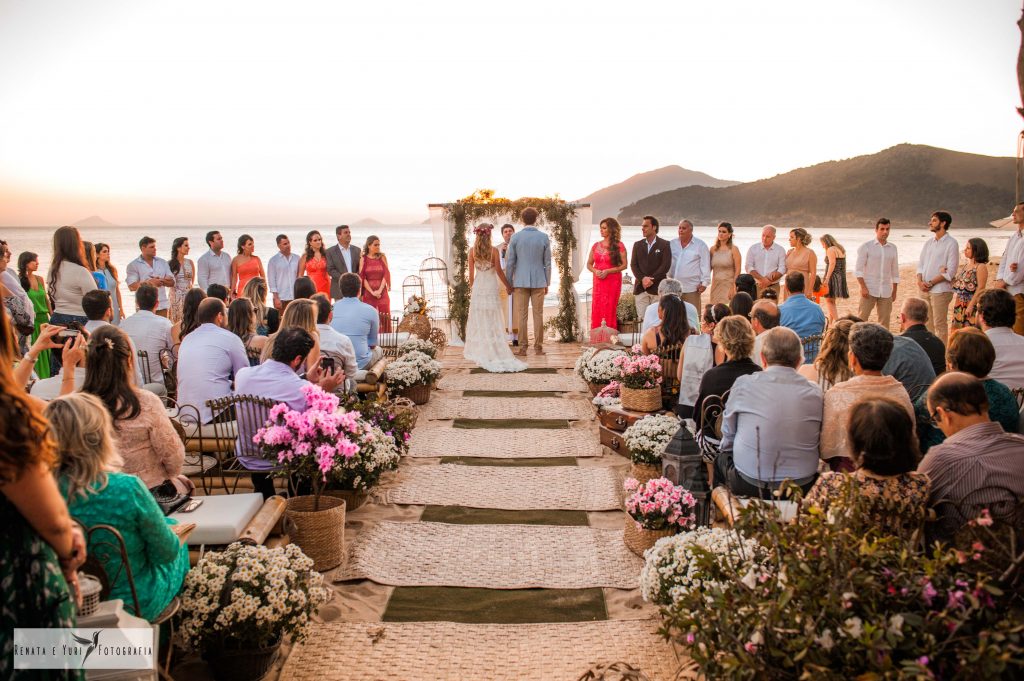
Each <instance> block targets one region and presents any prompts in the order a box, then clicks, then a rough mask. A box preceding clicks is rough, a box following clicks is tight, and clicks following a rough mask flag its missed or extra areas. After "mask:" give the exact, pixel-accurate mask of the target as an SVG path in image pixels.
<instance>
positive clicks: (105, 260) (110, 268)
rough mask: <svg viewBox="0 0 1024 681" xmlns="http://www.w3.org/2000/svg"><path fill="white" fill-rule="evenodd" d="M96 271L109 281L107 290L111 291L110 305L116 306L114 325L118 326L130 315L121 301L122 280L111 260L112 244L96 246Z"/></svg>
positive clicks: (98, 244)
mask: <svg viewBox="0 0 1024 681" xmlns="http://www.w3.org/2000/svg"><path fill="white" fill-rule="evenodd" d="M96 269H98V270H99V271H100V272H102V273H103V277H104V278H105V279H106V280H107V285H106V290H107V291H110V304H111V305H113V306H114V320H113V322H112V323H113V325H114V326H117V325H118V324H120V323H121V320H122V319H124V318H125V317H127V316H128V315H127V314H126V312H125V309H124V302H123V301H122V300H121V278H120V277H119V276H118V274H117V267H115V266H114V263H113V261H112V260H111V259H110V244H103V243H97V244H96Z"/></svg>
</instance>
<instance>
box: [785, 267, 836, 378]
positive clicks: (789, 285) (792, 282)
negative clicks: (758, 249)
mask: <svg viewBox="0 0 1024 681" xmlns="http://www.w3.org/2000/svg"><path fill="white" fill-rule="evenodd" d="M805 286H806V282H804V274H803V272H790V273H789V274H787V275H786V290H787V291H789V297H788V298H786V302H784V303H783V304H782V305H779V325H780V326H784V327H786V328H787V329H793V331H795V332H796V335H797V336H799V337H800V338H807V337H808V336H817V335H820V334H822V333H824V332H825V313H824V312H823V311H822V309H821V306H820V305H816V304H815V303H814V301H812V300H810V299H809V298H808V297H807V296H805V295H804V289H805ZM817 354H818V353H817V350H815V351H814V352H808V353H807V356H806V357H804V362H806V363H808V364H810V363H811V362H813V361H814V358H815V356H817Z"/></svg>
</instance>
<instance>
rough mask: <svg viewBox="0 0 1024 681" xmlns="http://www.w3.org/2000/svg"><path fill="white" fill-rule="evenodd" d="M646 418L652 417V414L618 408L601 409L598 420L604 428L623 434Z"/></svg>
mask: <svg viewBox="0 0 1024 681" xmlns="http://www.w3.org/2000/svg"><path fill="white" fill-rule="evenodd" d="M645 416H650V414H648V413H647V412H643V411H629V410H626V409H622V408H616V407H601V411H600V412H599V413H598V415H597V418H598V419H599V420H600V421H601V425H602V426H604V427H606V428H609V429H611V430H615V431H618V432H620V433H621V432H623V431H624V430H626V428H629V427H630V426H631V425H633V424H634V423H636V422H637V421H639V420H640V419H642V418H643V417H645Z"/></svg>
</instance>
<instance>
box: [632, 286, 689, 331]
mask: <svg viewBox="0 0 1024 681" xmlns="http://www.w3.org/2000/svg"><path fill="white" fill-rule="evenodd" d="M667 295H673V296H675V297H677V298H679V299H680V300H682V295H683V285H682V284H681V283H680V282H679V280H678V279H671V278H668V279H662V280H661V283H660V284H658V299H659V300H660V299H661V298H662V297H664V296H667ZM683 305H684V306H685V307H686V322H687V323H688V324H689V325H690V328H691V329H696V328H697V327H699V326H700V315H699V314H698V312H697V308H695V307H694V306H693V303H688V302H686V301H685V300H683ZM658 323H659V317H658V306H657V305H654V304H650V305H645V306H644V318H643V324H642V325H641V327H640V333H641V335H642V334H644V333H647V330H648V329H650V328H651V327H652V326H655V325H657V324H658Z"/></svg>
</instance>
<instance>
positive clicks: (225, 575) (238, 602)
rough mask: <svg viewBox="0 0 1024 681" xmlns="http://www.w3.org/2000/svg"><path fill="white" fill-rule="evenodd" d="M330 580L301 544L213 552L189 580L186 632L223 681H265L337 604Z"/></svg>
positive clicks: (183, 600) (183, 633)
mask: <svg viewBox="0 0 1024 681" xmlns="http://www.w3.org/2000/svg"><path fill="white" fill-rule="evenodd" d="M323 582H324V578H323V575H321V574H320V573H319V572H314V571H313V561H312V559H310V558H309V557H308V556H306V555H305V554H304V553H303V552H302V551H301V550H300V549H299V547H298V546H297V545H295V544H288V545H287V546H282V547H280V548H276V549H271V548H268V547H266V546H246V545H243V544H241V543H239V542H235V543H234V544H231V545H230V546H228V547H227V549H226V550H224V551H212V552H208V553H206V554H205V555H204V556H203V557H202V558H200V559H199V562H198V563H197V564H196V566H195V567H194V568H192V570H190V571H189V573H188V574H187V575H186V576H185V583H184V586H183V588H182V592H181V604H182V607H181V613H182V614H181V621H180V625H179V632H180V633H181V637H182V639H183V641H184V644H185V647H186V648H187V649H189V650H194V651H199V652H201V653H202V654H203V657H204V658H205V659H206V660H207V662H209V664H210V666H211V667H212V669H213V674H214V677H215V678H217V679H239V680H243V679H245V680H255V679H261V678H263V676H265V675H266V673H267V671H268V670H269V669H270V668H271V667H272V666H273V664H274V662H275V660H276V659H277V657H278V653H279V651H280V648H281V641H282V638H283V637H284V636H288V638H289V639H290V640H291V642H292V643H293V644H294V643H298V642H300V641H302V640H303V639H305V638H306V636H307V635H308V634H309V629H310V625H311V619H310V618H311V617H312V616H313V614H314V613H315V612H316V611H317V609H318V608H319V607H320V606H321V605H322V604H324V603H326V602H327V601H328V600H329V598H330V591H329V590H328V589H327V588H325V587H324V585H323Z"/></svg>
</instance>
